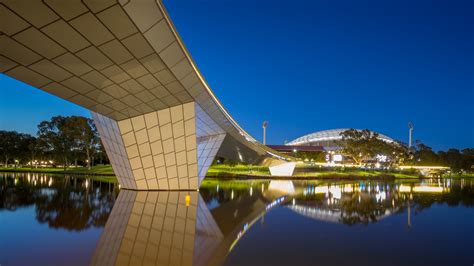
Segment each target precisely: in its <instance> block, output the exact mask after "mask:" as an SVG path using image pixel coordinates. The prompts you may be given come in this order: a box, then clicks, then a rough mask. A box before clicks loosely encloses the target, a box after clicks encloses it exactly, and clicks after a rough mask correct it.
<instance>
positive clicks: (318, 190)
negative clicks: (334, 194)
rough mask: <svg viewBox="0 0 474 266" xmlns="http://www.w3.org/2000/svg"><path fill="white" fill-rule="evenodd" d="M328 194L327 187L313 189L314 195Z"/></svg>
mask: <svg viewBox="0 0 474 266" xmlns="http://www.w3.org/2000/svg"><path fill="white" fill-rule="evenodd" d="M328 192H329V189H328V187H315V188H314V194H327V193H328Z"/></svg>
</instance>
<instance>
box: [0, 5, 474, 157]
mask: <svg viewBox="0 0 474 266" xmlns="http://www.w3.org/2000/svg"><path fill="white" fill-rule="evenodd" d="M165 5H166V6H167V8H168V12H169V13H170V15H171V17H172V19H173V21H174V23H175V26H176V27H177V29H178V31H179V33H180V35H181V37H182V38H183V40H184V43H185V44H186V46H187V48H188V49H189V51H190V52H191V55H192V56H193V58H194V60H195V62H196V63H197V65H198V67H199V69H200V70H201V72H202V73H203V75H204V77H205V78H206V79H207V81H208V83H209V84H210V86H211V88H212V89H213V90H214V92H215V94H216V95H217V97H218V98H219V99H220V100H221V102H222V103H223V104H224V106H225V107H226V108H227V109H228V110H229V112H230V113H231V114H232V116H233V117H234V118H235V119H236V121H237V122H239V123H240V125H241V126H242V127H243V128H244V129H246V130H247V131H248V132H249V133H250V134H251V135H253V136H254V137H255V138H257V139H261V138H262V137H261V136H262V132H261V131H262V130H261V123H262V121H264V120H268V121H269V127H268V130H267V140H268V141H267V142H268V143H270V144H279V143H283V142H284V141H285V140H292V139H294V138H297V137H299V136H301V135H304V134H307V133H310V132H314V131H318V130H324V129H331V128H341V127H352V128H361V129H362V128H369V129H371V130H375V131H378V132H380V133H383V134H385V135H388V136H390V137H392V138H395V139H399V140H402V141H405V142H406V141H408V140H407V138H408V136H407V135H408V128H407V123H408V121H412V122H413V123H414V125H415V131H414V139H419V140H421V141H423V142H424V143H426V144H427V145H429V146H431V147H433V148H434V149H436V150H439V149H443V150H444V149H448V148H450V147H455V148H466V147H474V108H473V106H472V103H473V100H474V1H471V0H465V1H462V0H459V1H458V0H453V1H433V0H427V1H424V0H419V1H413V0H411V1H408V0H396V1H391V0H388V1H379V0H373V1H364V0H361V1H349V0H348V1H332V0H327V1H300V0H293V1H290V2H288V1H275V0H259V1H251V0H242V1H231V0H212V1H211V0H207V1H204V0H201V1H187V0H186V1H185V0H165ZM58 114H62V115H84V116H90V114H89V112H88V111H87V110H85V109H83V108H81V107H78V106H75V105H74V104H71V103H68V102H66V101H64V100H61V99H59V98H56V97H55V96H51V95H49V94H47V93H45V92H42V91H39V90H37V89H34V88H32V87H30V86H28V85H26V84H23V83H21V82H18V81H15V80H12V79H11V78H9V77H7V76H4V75H1V74H0V129H4V130H17V131H20V132H27V133H32V134H36V125H37V124H38V123H39V122H40V121H42V120H45V119H49V118H50V117H51V116H53V115H58Z"/></svg>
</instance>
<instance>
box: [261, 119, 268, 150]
mask: <svg viewBox="0 0 474 266" xmlns="http://www.w3.org/2000/svg"><path fill="white" fill-rule="evenodd" d="M267 126H268V121H263V124H262V128H263V145H267Z"/></svg>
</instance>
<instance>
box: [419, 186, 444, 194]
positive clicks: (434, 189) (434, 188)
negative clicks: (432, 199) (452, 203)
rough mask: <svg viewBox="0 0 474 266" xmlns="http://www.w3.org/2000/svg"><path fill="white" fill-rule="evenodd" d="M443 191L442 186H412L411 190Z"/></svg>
mask: <svg viewBox="0 0 474 266" xmlns="http://www.w3.org/2000/svg"><path fill="white" fill-rule="evenodd" d="M443 191H444V188H442V187H430V186H417V187H414V188H413V192H430V193H440V192H443Z"/></svg>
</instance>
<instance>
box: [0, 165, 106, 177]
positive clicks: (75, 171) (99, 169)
mask: <svg viewBox="0 0 474 266" xmlns="http://www.w3.org/2000/svg"><path fill="white" fill-rule="evenodd" d="M0 172H13V173H46V174H70V175H92V176H94V175H98V176H114V177H115V173H114V170H113V169H112V166H111V165H97V166H93V167H91V169H88V168H87V167H74V168H67V169H64V168H54V167H42V168H30V167H17V168H12V167H9V168H0Z"/></svg>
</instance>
